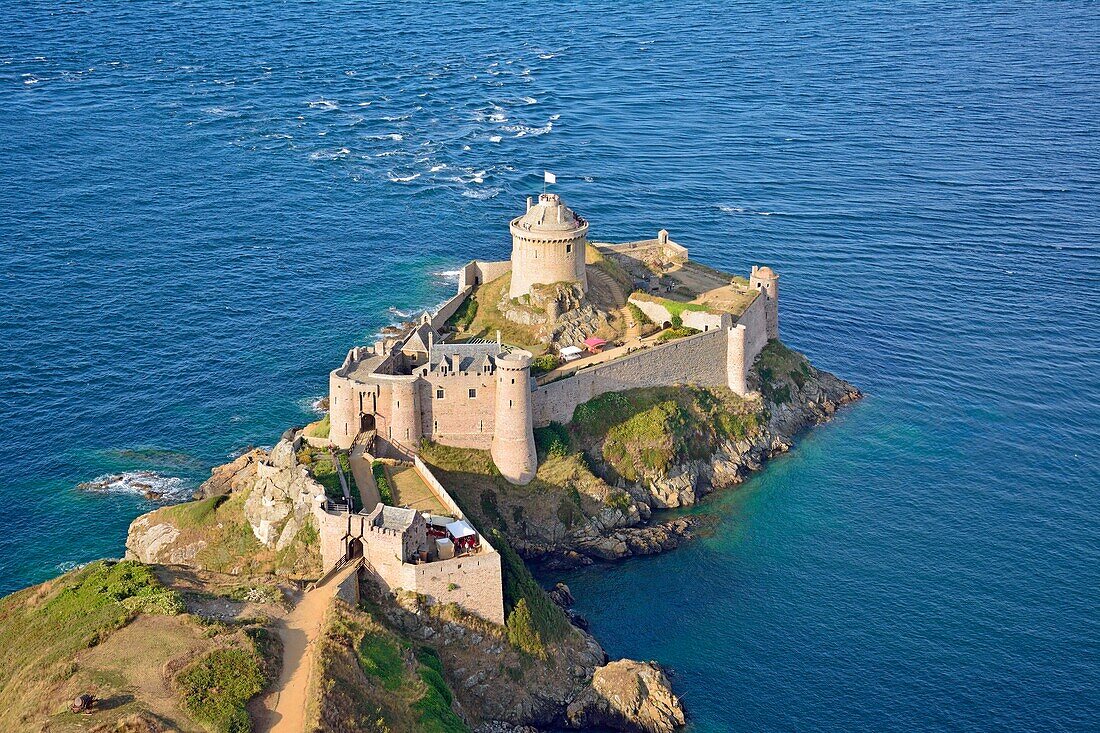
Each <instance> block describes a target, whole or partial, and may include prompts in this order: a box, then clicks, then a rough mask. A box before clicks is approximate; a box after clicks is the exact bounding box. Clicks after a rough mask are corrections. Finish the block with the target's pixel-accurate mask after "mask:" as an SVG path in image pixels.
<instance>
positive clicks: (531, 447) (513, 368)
mask: <svg viewBox="0 0 1100 733" xmlns="http://www.w3.org/2000/svg"><path fill="white" fill-rule="evenodd" d="M496 380H497V395H496V420H495V429H494V431H493V448H492V456H493V463H495V464H496V466H497V468H498V469H500V473H501V475H503V476H504V478H506V479H508V481H509V482H511V483H513V484H526V483H529V482H530V481H531V479H533V478H534V477H535V470H536V469H537V468H538V458H537V457H536V456H535V433H534V429H533V424H532V414H533V411H532V402H531V353H530V352H527V351H520V350H517V351H512V352H510V353H507V354H501V355H500V356H498V357H497V359H496Z"/></svg>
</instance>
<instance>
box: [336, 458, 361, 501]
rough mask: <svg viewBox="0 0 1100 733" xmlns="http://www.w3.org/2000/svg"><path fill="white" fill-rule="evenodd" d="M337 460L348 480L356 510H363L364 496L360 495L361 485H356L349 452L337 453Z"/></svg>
mask: <svg viewBox="0 0 1100 733" xmlns="http://www.w3.org/2000/svg"><path fill="white" fill-rule="evenodd" d="M336 459H337V460H338V461H340V469H341V470H342V471H343V472H344V478H346V479H347V480H348V491H349V492H351V498H352V501H354V502H355V507H356V509H362V508H363V495H362V494H360V493H359V485H358V484H357V483H355V474H353V473H352V472H351V458H350V457H349V456H348V452H347V451H343V450H342V451H337V453H336Z"/></svg>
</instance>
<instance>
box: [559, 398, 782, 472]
mask: <svg viewBox="0 0 1100 733" xmlns="http://www.w3.org/2000/svg"><path fill="white" fill-rule="evenodd" d="M763 422H764V420H763V414H762V412H761V406H760V405H759V403H758V402H755V401H750V400H745V399H743V398H741V397H738V396H737V395H735V394H733V392H731V391H730V390H729V389H727V388H725V387H654V388H646V389H632V390H628V391H625V392H609V393H607V394H603V395H600V396H599V397H596V398H594V399H592V400H590V401H588V402H586V403H584V404H582V405H580V406H578V407H577V409H576V411H575V412H574V413H573V421H572V423H570V425H569V428H568V430H569V435H570V437H571V439H572V442H573V444H574V445H575V446H577V447H578V448H580V449H582V450H583V451H584V452H585V453H586V454H587V455H588V456H589V458H590V459H591V460H593V461H594V462H596V463H602V465H603V468H604V470H605V472H606V473H607V476H608V478H609V480H612V481H613V480H614V479H615V478H616V477H618V476H622V477H623V478H625V479H627V480H628V481H637V480H638V479H640V478H642V477H643V476H646V475H659V474H661V473H663V472H665V471H666V470H667V469H668V468H669V466H670V465H672V463H674V462H676V461H679V460H683V459H692V458H702V457H705V456H707V455H710V454H711V453H712V452H713V450H714V448H715V446H717V444H718V443H719V442H720V441H722V440H727V439H733V440H741V439H744V438H747V437H750V436H752V435H755V434H756V432H757V431H758V430H759V429H760V426H761V425H762V424H763Z"/></svg>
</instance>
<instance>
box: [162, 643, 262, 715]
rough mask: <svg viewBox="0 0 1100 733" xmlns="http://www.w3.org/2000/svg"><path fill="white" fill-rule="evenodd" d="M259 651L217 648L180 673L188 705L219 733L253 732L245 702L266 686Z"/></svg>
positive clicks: (192, 712) (190, 710)
mask: <svg viewBox="0 0 1100 733" xmlns="http://www.w3.org/2000/svg"><path fill="white" fill-rule="evenodd" d="M265 682H266V680H265V677H264V672H263V668H262V666H261V664H260V659H259V657H258V655H257V654H256V653H255V652H254V651H251V650H246V649H237V648H227V649H216V650H214V651H212V652H210V653H209V654H207V655H206V656H204V657H201V658H200V659H199V660H197V661H196V662H194V663H193V664H191V665H190V666H188V667H185V668H184V669H183V670H182V671H181V672H180V673H179V675H177V676H176V683H177V684H178V685H179V687H180V693H181V695H182V696H183V705H184V707H185V708H186V709H187V710H188V711H189V712H190V713H191V714H192V715H193V716H195V718H196V719H198V720H200V721H201V722H203V723H205V724H206V725H207V726H208V727H209V728H210V729H211V730H212V731H215V732H216V733H249V731H251V730H252V723H251V721H250V720H249V717H248V710H247V709H246V708H245V705H246V704H247V703H248V701H249V700H250V699H251V698H252V697H254V696H256V695H258V694H259V693H260V692H261V691H262V690H263V688H264V684H265Z"/></svg>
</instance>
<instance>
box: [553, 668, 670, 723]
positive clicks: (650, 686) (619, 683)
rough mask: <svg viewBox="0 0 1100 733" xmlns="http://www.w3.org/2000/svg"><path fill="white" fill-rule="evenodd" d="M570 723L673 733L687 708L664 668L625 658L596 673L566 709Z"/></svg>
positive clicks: (567, 719) (599, 669)
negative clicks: (673, 689) (674, 691)
mask: <svg viewBox="0 0 1100 733" xmlns="http://www.w3.org/2000/svg"><path fill="white" fill-rule="evenodd" d="M566 722H567V723H568V725H569V726H570V727H571V728H578V729H580V728H595V727H601V726H602V727H607V728H613V729H614V730H621V731H631V732H637V733H672V731H674V730H676V729H677V728H680V727H682V726H683V725H684V723H685V720H684V708H683V706H682V705H681V704H680V700H679V698H677V697H676V695H674V694H673V692H672V686H671V685H670V684H669V681H668V678H667V677H666V676H665V674H664V672H662V671H661V669H660V667H658V666H657V665H656V664H654V663H652V662H636V661H634V660H632V659H621V660H619V661H616V662H611V663H610V664H607V665H605V666H603V667H600V668H598V669H597V670H596V672H595V674H593V675H592V684H591V685H590V686H589V688H588V689H587V690H585V691H584V693H583V694H582V695H581V696H580V697H578V698H577V699H576V700H574V702H573V703H572V704H570V705H569V707H568V708H567V709H566Z"/></svg>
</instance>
